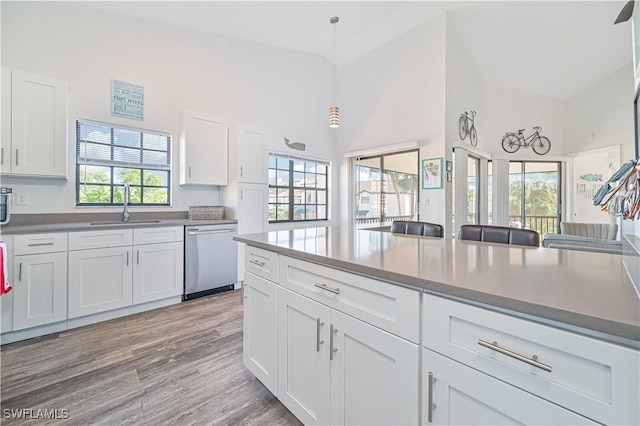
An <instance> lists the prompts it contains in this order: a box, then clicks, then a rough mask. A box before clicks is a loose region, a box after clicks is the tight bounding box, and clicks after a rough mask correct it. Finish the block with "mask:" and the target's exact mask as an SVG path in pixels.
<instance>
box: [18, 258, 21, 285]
mask: <svg viewBox="0 0 640 426" xmlns="http://www.w3.org/2000/svg"><path fill="white" fill-rule="evenodd" d="M18 281H22V262H20V266H18Z"/></svg>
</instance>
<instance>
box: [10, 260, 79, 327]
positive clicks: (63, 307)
mask: <svg viewBox="0 0 640 426" xmlns="http://www.w3.org/2000/svg"><path fill="white" fill-rule="evenodd" d="M12 285H13V291H12V293H13V329H14V330H22V329H25V328H29V327H35V326H38V325H45V324H50V323H54V322H57V321H64V320H66V319H67V253H66V252H64V253H46V254H32V255H28V256H15V257H14V258H13V282H12ZM3 297H5V296H3Z"/></svg>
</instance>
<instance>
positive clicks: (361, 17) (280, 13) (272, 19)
mask: <svg viewBox="0 0 640 426" xmlns="http://www.w3.org/2000/svg"><path fill="white" fill-rule="evenodd" d="M73 4H74V5H76V6H78V7H85V8H93V9H98V10H102V11H104V12H108V13H113V14H119V15H126V16H131V17H135V18H139V19H144V20H149V21H155V22H160V23H164V24H167V25H173V26H176V27H180V28H184V29H185V30H190V31H201V32H208V33H214V34H220V35H224V36H228V37H233V38H238V39H243V40H247V41H254V42H258V43H263V44H267V45H272V46H278V47H283V48H288V49H293V50H297V51H301V52H307V53H311V54H318V55H323V56H325V57H327V59H329V60H331V61H332V60H333V54H332V46H333V26H332V25H331V24H330V23H329V18H330V17H332V16H339V17H340V22H339V23H338V24H337V26H336V39H337V49H336V64H337V66H339V67H340V66H344V65H345V64H347V63H349V62H351V61H353V60H355V59H357V58H358V57H360V56H362V55H365V54H367V53H368V52H370V51H372V50H374V49H375V48H377V47H379V46H381V45H383V44H385V43H386V42H388V41H390V40H392V39H393V38H395V37H398V36H400V35H402V34H404V33H405V32H407V31H409V30H411V29H413V28H415V27H417V26H419V25H421V24H422V23H424V22H426V21H428V20H430V19H432V18H434V17H436V16H438V15H440V14H442V13H444V12H448V13H449V16H450V19H451V22H452V23H453V25H454V27H455V29H456V31H457V32H458V34H459V35H460V38H461V40H462V42H463V43H464V45H465V46H466V48H467V50H468V51H469V54H470V56H471V57H472V59H473V61H474V62H475V64H476V66H477V68H478V70H479V72H480V73H481V74H482V76H483V77H484V79H485V80H486V81H488V82H490V83H493V84H496V85H499V86H502V87H508V88H512V89H519V90H523V91H526V92H530V93H535V94H539V95H543V96H549V97H554V98H559V99H566V98H569V97H571V96H573V95H575V94H576V93H579V92H580V91H582V90H584V89H585V88H587V87H589V86H590V85H592V84H594V83H596V82H597V81H598V80H600V79H602V78H604V77H606V76H607V75H609V74H611V73H612V72H614V71H616V70H618V69H620V68H621V67H623V66H625V65H626V64H629V63H630V62H631V60H632V53H631V52H632V47H631V44H632V43H631V24H630V22H626V23H623V24H618V25H615V26H614V25H613V22H614V20H615V18H616V17H617V15H618V13H619V12H620V10H621V9H622V7H623V6H624V4H625V1H519V0H511V1H467V2H462V1H413V2H404V1H339V2H338V1H324V2H315V1H257V2H249V1H195V2H189V1H126V2H121V1H106V2H74V3H73Z"/></svg>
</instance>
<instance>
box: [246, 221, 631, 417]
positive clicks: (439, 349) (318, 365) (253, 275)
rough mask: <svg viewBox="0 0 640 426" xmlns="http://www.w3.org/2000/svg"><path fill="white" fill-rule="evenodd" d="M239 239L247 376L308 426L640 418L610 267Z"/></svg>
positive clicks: (572, 254) (552, 258)
mask: <svg viewBox="0 0 640 426" xmlns="http://www.w3.org/2000/svg"><path fill="white" fill-rule="evenodd" d="M237 240H238V241H239V242H242V243H246V244H247V245H248V246H249V247H247V254H246V257H245V270H246V272H247V275H246V279H245V315H246V317H245V364H247V366H248V367H249V368H250V369H251V370H252V371H253V372H254V374H256V376H257V377H258V378H259V379H260V380H261V381H262V382H263V383H265V385H266V386H267V387H268V388H269V389H270V390H271V391H272V392H273V393H274V394H276V396H277V397H278V398H279V399H280V400H281V401H282V402H283V403H284V404H285V405H286V406H287V407H288V408H289V409H290V410H291V411H292V412H293V413H294V414H295V415H296V416H298V418H300V419H301V420H302V421H303V422H304V423H307V424H310V423H332V424H343V423H367V422H373V423H385V422H386V423H418V422H422V423H423V424H430V423H431V422H435V423H455V422H458V421H462V422H466V423H468V422H472V423H495V422H498V421H506V420H505V419H510V420H509V421H511V422H513V421H522V422H524V423H564V424H568V423H589V422H591V421H596V422H601V423H634V424H635V423H638V420H639V419H640V409H639V408H638V406H637V400H638V397H639V390H638V388H639V383H638V375H639V374H638V373H639V372H640V353H639V351H638V348H639V347H640V343H639V340H640V339H639V337H640V301H639V297H638V293H637V290H636V288H635V287H634V285H633V283H632V281H631V279H630V277H629V274H628V272H627V270H626V269H625V267H624V265H623V264H622V260H621V257H620V256H616V255H607V254H601V253H587V252H577V251H567V250H556V249H546V248H531V247H519V246H508V245H498V244H494V245H492V244H486V243H479V242H471V241H457V240H451V239H437V238H421V237H414V236H406V235H393V234H389V233H384V232H377V231H366V230H355V229H350V228H308V229H300V230H290V231H276V232H270V233H265V234H254V235H242V236H238V237H237ZM260 302H262V303H260ZM258 319H259V320H258ZM307 327H308V328H307ZM327 327H328V328H329V329H328V330H327ZM307 332H308V333H307ZM307 334H309V336H311V337H308V336H307ZM256 335H259V336H261V337H260V338H259V339H257V340H256V339H255V338H254V337H255V336H256ZM269 336H271V340H273V342H274V343H271V344H269V343H267V341H268V340H270V339H269ZM306 339H310V341H309V342H305V341H306ZM276 342H277V343H276ZM355 342H357V344H356V343H355ZM327 343H328V348H327ZM306 344H308V345H309V347H310V349H309V353H306V352H305V350H306V349H305V348H306ZM365 348H368V350H365ZM326 349H328V351H326ZM325 352H326V353H328V354H329V356H324V355H325ZM302 359H304V360H306V361H308V364H306V366H305V364H304V363H303V362H302V361H300V360H302ZM325 359H326V361H325ZM325 362H326V364H327V367H326V368H327V370H326V371H324V372H323V370H322V368H324V367H323V365H324V363H325ZM311 366H313V368H309V367H311ZM318 369H320V370H318ZM359 369H366V370H368V371H369V372H370V374H369V375H366V374H364V375H363V374H360V375H359V373H357V370H359ZM434 370H435V371H434ZM314 371H315V372H317V371H321V372H320V373H317V376H316V377H312V376H309V374H311V373H309V374H307V373H308V372H314ZM386 373H389V374H386ZM411 377H415V380H413V379H412V378H411ZM435 377H437V378H438V379H437V380H434V378H435ZM400 378H401V379H400ZM377 382H379V383H382V384H384V386H383V388H384V389H389V391H388V393H387V392H384V391H383V392H382V394H384V395H385V398H386V399H385V398H382V399H379V398H377V397H375V395H373V393H372V391H371V389H372V387H375V384H376V383H377ZM302 383H313V385H303V384H302ZM309 386H311V388H309ZM318 389H326V394H325V393H324V392H322V391H319V390H318ZM474 389H479V391H474ZM356 390H357V391H356ZM377 391H378V392H379V391H380V389H379V388H378V389H377ZM474 392H476V393H474ZM505 393H508V394H509V398H508V401H505V399H504V398H497V399H496V398H494V397H491V396H490V395H498V396H499V395H504V394H505ZM398 394H400V395H402V398H395V397H394V395H398ZM364 395H366V397H365V396H364ZM492 398H494V399H495V400H492ZM365 401H366V402H365ZM434 404H435V406H437V408H436V407H435V406H434ZM489 408H490V409H489ZM401 413H402V414H401ZM407 413H410V414H411V415H407ZM462 413H467V414H465V416H466V415H473V416H476V417H471V418H468V417H465V416H462ZM469 413H472V414H469ZM505 416H506V417H505ZM572 416H573V417H572ZM501 419H502V420H501Z"/></svg>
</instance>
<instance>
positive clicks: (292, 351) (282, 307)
mask: <svg viewBox="0 0 640 426" xmlns="http://www.w3.org/2000/svg"><path fill="white" fill-rule="evenodd" d="M329 315H330V309H329V308H328V307H327V306H324V305H321V304H320V303H317V302H314V301H313V300H311V299H307V298H306V297H303V296H300V295H298V294H296V293H292V292H290V291H289V290H285V289H283V288H281V287H278V399H279V400H280V401H281V402H282V403H283V404H284V406H285V407H287V408H288V409H289V410H290V411H291V412H292V413H293V414H294V415H295V416H296V417H297V418H298V419H299V420H300V421H301V422H302V423H304V424H305V425H326V424H329V422H330V406H329V391H330V378H329Z"/></svg>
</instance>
